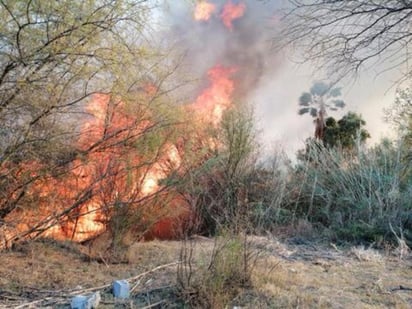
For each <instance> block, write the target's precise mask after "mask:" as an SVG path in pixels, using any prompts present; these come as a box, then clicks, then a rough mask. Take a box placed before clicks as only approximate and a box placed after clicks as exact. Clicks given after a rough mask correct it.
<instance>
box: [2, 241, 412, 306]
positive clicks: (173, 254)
mask: <svg viewBox="0 0 412 309" xmlns="http://www.w3.org/2000/svg"><path fill="white" fill-rule="evenodd" d="M187 244H188V243H185V244H183V243H182V242H178V241H151V242H144V243H136V244H134V245H131V246H130V247H129V248H127V250H125V252H124V259H122V260H121V263H118V264H113V263H107V262H105V261H104V259H100V260H99V261H97V260H98V259H90V258H88V257H87V255H86V254H85V253H86V252H87V251H89V250H90V248H86V247H85V246H82V245H77V244H70V243H58V242H55V241H50V240H42V241H35V242H31V243H27V244H21V245H19V246H18V247H16V248H14V249H13V250H11V251H5V252H2V253H1V254H0V259H1V263H0V307H1V308H69V305H68V304H69V303H70V298H71V297H72V296H73V295H76V294H81V293H82V294H87V293H91V292H94V291H100V292H101V294H102V302H101V304H100V306H99V307H101V308H145V307H146V308H190V307H191V306H189V305H185V302H184V300H183V298H182V293H183V294H184V292H185V291H182V290H179V289H178V288H177V284H176V281H177V280H176V278H177V269H178V265H179V264H178V263H179V261H180V260H181V257H182V248H184V247H187ZM216 244H217V241H216V240H215V239H209V238H203V237H197V238H194V239H193V240H191V241H190V248H191V249H190V253H191V254H192V262H193V263H192V265H191V267H192V269H191V271H192V272H193V276H196V273H197V272H198V269H200V268H201V267H202V265H207V264H208V263H209V260H210V259H211V257H212V255H213V252H214V249H216V246H217V245H216ZM247 244H248V248H249V250H250V252H253V253H254V257H255V258H254V259H253V263H251V265H250V266H251V282H250V284H249V285H245V286H244V287H242V288H238V290H237V293H236V297H234V298H233V299H231V300H230V302H229V303H228V304H227V305H226V307H227V308H232V307H234V306H238V307H241V308H411V307H412V290H411V288H412V260H411V258H410V256H409V257H404V258H403V259H402V260H400V259H399V257H398V256H397V255H396V254H395V253H396V252H395V251H393V250H389V249H388V250H386V251H376V250H374V249H368V248H363V247H341V248H338V247H337V246H335V245H334V244H324V243H323V244H322V243H316V242H309V241H306V240H303V239H300V238H289V239H284V240H282V241H279V240H278V239H277V238H274V237H272V236H271V237H257V236H253V237H252V236H251V237H248V239H247ZM186 266H187V265H186ZM186 266H185V267H186ZM114 279H129V282H130V284H131V287H132V298H131V300H129V301H126V302H124V301H123V302H119V301H116V300H114V299H113V298H112V297H111V295H110V284H111V282H112V281H113V280H114ZM200 280H201V279H200ZM233 280H235V279H233ZM225 292H226V291H224V290H221V291H219V293H222V294H225ZM18 306H20V307H18ZM219 306H220V305H215V307H216V308H218V307H219Z"/></svg>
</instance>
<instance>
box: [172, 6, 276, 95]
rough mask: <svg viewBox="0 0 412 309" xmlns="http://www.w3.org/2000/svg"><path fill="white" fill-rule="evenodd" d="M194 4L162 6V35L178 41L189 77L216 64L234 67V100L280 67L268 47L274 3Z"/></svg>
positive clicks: (273, 15)
mask: <svg viewBox="0 0 412 309" xmlns="http://www.w3.org/2000/svg"><path fill="white" fill-rule="evenodd" d="M272 2H277V1H272ZM197 4H198V5H197V6H196V4H192V5H190V4H189V3H180V4H176V5H175V4H173V6H170V7H168V8H167V11H166V13H165V19H166V21H167V24H169V25H170V27H169V29H170V30H168V34H167V35H168V36H170V37H172V38H175V39H177V40H178V42H176V43H177V44H176V45H177V46H179V48H180V49H181V50H182V51H183V52H184V53H185V55H186V56H185V67H186V69H187V71H188V72H190V74H192V75H194V76H206V72H207V70H208V69H210V68H211V67H213V66H215V65H221V66H226V67H233V68H236V74H234V79H235V83H236V90H235V94H234V95H235V100H245V99H248V97H249V95H250V93H251V92H252V90H254V89H256V88H257V87H258V86H259V84H261V83H262V82H263V81H264V79H265V78H269V77H270V76H272V75H273V74H274V73H275V72H276V71H277V69H278V67H279V65H280V61H279V57H277V56H276V55H275V54H274V53H273V52H271V50H270V42H271V39H272V38H273V36H274V35H273V31H274V29H275V27H274V22H275V20H276V19H275V18H274V17H275V16H276V3H267V2H261V1H256V0H253V1H252V0H246V1H235V0H225V1H223V0H209V1H202V2H198V3H197ZM196 19H197V20H196ZM203 86H204V85H199V88H201V87H203ZM193 95H196V91H194V92H193Z"/></svg>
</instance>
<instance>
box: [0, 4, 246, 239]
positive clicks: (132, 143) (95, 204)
mask: <svg viewBox="0 0 412 309" xmlns="http://www.w3.org/2000/svg"><path fill="white" fill-rule="evenodd" d="M216 9H217V8H216V5H215V4H212V3H209V2H207V1H200V2H198V3H197V5H196V8H195V12H194V19H196V20H200V21H207V20H209V19H210V18H211V16H212V14H214V13H215V12H216ZM245 9H246V6H245V4H244V3H239V4H234V3H232V2H231V1H229V2H228V3H226V5H224V7H223V9H222V12H221V14H220V18H221V20H222V22H223V23H224V25H225V26H226V27H227V28H228V29H230V30H232V29H233V24H232V23H233V21H234V20H235V19H238V18H240V17H242V16H243V15H244V13H245ZM236 71H237V68H235V67H227V66H223V65H215V66H214V67H212V68H211V69H209V71H208V72H207V77H208V81H209V85H208V86H207V87H206V88H205V89H204V90H203V91H202V93H200V95H199V96H198V97H197V98H196V99H195V101H194V102H193V103H192V104H190V105H188V106H187V107H186V108H185V110H186V111H192V112H194V113H195V115H196V117H197V119H200V120H202V122H201V123H206V124H212V125H213V126H217V125H218V124H219V123H220V122H221V120H222V117H223V114H224V112H225V111H226V110H228V109H230V108H231V107H232V105H233V93H234V89H235V81H234V79H233V75H234V74H235V73H236ZM141 89H142V90H141V92H142V93H139V94H138V96H137V97H136V101H139V100H144V102H148V101H151V100H152V99H153V98H154V97H155V96H156V94H157V93H158V89H157V87H155V86H154V85H151V84H146V85H143V86H142V88H141ZM139 95H140V96H141V97H139ZM141 106H142V104H135V105H133V103H132V104H129V105H128V104H126V103H125V102H123V101H122V100H120V99H119V98H116V97H112V96H109V95H105V94H95V95H94V96H93V97H91V100H90V101H89V102H88V104H87V106H86V107H85V111H86V112H87V113H88V114H89V116H88V117H87V119H85V121H84V123H83V124H82V126H81V130H80V131H81V134H80V138H79V139H78V141H77V143H76V145H75V146H76V149H77V151H78V153H79V154H78V155H77V156H76V157H75V158H73V159H72V161H71V162H70V163H68V164H67V166H64V168H65V171H64V172H62V173H60V172H59V173H56V174H57V176H56V175H52V173H50V172H49V173H50V174H47V175H45V176H43V175H42V174H41V173H42V172H41V171H49V170H50V167H48V166H46V163H40V162H23V163H19V164H20V165H19V166H18V167H17V168H15V172H13V173H15V175H14V174H13V176H15V177H14V178H15V179H20V178H21V177H20V176H19V175H20V174H21V175H30V177H33V179H36V180H35V181H34V182H33V183H32V185H31V186H30V187H29V188H28V189H27V190H26V191H27V192H26V193H25V196H26V197H28V201H29V202H28V203H30V202H31V203H33V204H34V203H35V206H32V205H31V204H30V205H29V206H30V207H28V209H23V208H20V207H18V208H17V209H16V210H15V211H13V212H12V213H11V214H10V215H8V216H7V217H6V218H5V220H4V221H5V223H6V225H4V226H0V228H1V230H0V234H2V235H3V237H4V238H5V240H4V242H5V243H7V242H8V241H9V240H12V239H14V238H18V237H21V235H23V236H24V237H31V236H35V235H36V234H35V233H31V232H30V230H31V229H32V228H33V227H37V231H38V230H40V231H42V235H43V236H47V237H52V238H55V239H60V240H66V239H70V240H74V241H83V240H87V239H90V238H92V237H94V236H96V235H99V234H101V233H102V232H104V231H105V230H106V228H107V226H108V222H109V221H110V218H111V216H112V215H113V211H114V209H115V208H116V207H117V206H118V205H120V206H121V205H124V204H126V205H128V206H127V207H132V209H131V210H132V211H134V210H135V209H137V207H142V204H141V201H145V202H147V201H151V202H153V204H154V205H153V209H154V210H150V209H149V211H154V214H155V215H156V214H158V215H159V218H161V219H160V220H157V221H156V222H155V224H154V226H153V228H152V229H151V230H149V232H148V235H150V236H149V237H164V238H170V237H171V235H174V234H173V233H174V232H173V229H175V228H176V226H177V227H179V225H180V228H182V226H183V225H182V224H183V223H181V222H182V221H183V220H184V219H185V218H188V217H189V216H190V215H191V214H190V209H189V207H188V205H187V204H185V203H186V201H185V200H184V199H183V198H182V197H179V196H177V195H176V194H175V193H176V192H172V191H168V190H164V189H165V186H164V185H162V183H161V182H162V180H163V179H165V178H167V177H168V176H169V174H170V172H171V171H174V172H175V171H177V172H178V173H179V172H181V171H182V169H183V168H182V167H181V166H182V162H183V159H184V157H183V156H184V153H182V149H181V147H179V146H178V145H175V144H173V143H172V142H168V141H164V143H163V144H161V145H159V146H158V147H159V149H156V153H155V154H152V156H150V154H146V150H145V149H144V148H143V149H142V148H141V147H140V146H138V145H139V141H140V138H141V137H142V136H145V134H146V133H145V132H146V131H148V130H149V131H150V128H151V127H152V126H154V124H153V122H152V120H151V119H153V115H151V114H150V111H148V109H147V108H144V107H141ZM139 108H140V109H139ZM197 134H198V135H197ZM189 135H190V134H189ZM200 136H202V133H201V132H195V133H194V134H193V136H184V137H183V138H186V139H191V140H195V143H193V144H196V143H198V144H202V143H206V144H208V146H209V147H211V148H212V149H213V148H217V147H219V143H218V141H217V140H214V139H213V138H211V137H208V136H202V137H201V138H200ZM197 139H199V141H197ZM5 168H7V169H10V168H9V167H5ZM13 168H14V167H13ZM39 171H40V172H39ZM38 176H39V177H38ZM40 176H41V177H40ZM166 189H167V188H166ZM11 192H12V193H11V194H15V195H17V193H13V191H12V190H11ZM156 194H157V196H158V199H157V200H156V197H155V196H156ZM5 196H6V195H5ZM10 196H12V195H10ZM152 197H154V198H153V199H152V200H151V198H152ZM162 201H163V203H165V202H166V203H167V207H166V208H167V209H164V208H162V207H161V206H160V204H161V202H162ZM156 203H158V205H156ZM120 206H119V207H120ZM133 207H134V208H133ZM145 211H146V210H145ZM156 212H157V213H156ZM145 215H146V213H145ZM2 235H0V238H1V236H2ZM0 241H3V240H1V239H0ZM0 247H1V244H0Z"/></svg>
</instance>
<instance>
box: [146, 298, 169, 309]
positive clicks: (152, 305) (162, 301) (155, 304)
mask: <svg viewBox="0 0 412 309" xmlns="http://www.w3.org/2000/svg"><path fill="white" fill-rule="evenodd" d="M165 302H166V300H161V301H158V302H157V303H154V304H151V305H149V306H146V307H142V308H140V309H149V308H153V307H156V306H157V305H161V304H164V303H165Z"/></svg>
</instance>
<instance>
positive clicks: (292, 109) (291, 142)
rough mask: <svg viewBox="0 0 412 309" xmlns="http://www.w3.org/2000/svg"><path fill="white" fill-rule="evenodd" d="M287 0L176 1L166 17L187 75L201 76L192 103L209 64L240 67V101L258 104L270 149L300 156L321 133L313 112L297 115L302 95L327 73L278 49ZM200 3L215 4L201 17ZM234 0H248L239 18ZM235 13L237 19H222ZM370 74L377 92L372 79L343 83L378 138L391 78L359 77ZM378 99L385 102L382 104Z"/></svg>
mask: <svg viewBox="0 0 412 309" xmlns="http://www.w3.org/2000/svg"><path fill="white" fill-rule="evenodd" d="M282 2H283V1H274V0H272V1H259V0H243V1H242V0H204V1H201V0H199V1H196V2H195V3H193V1H190V2H189V1H173V4H170V6H168V7H167V8H166V10H165V11H164V13H163V14H164V15H162V17H161V19H162V20H161V24H163V25H167V26H166V27H165V31H164V33H163V34H164V36H163V39H164V40H173V42H174V45H175V46H178V47H179V49H180V50H181V51H182V52H184V53H185V58H184V63H183V65H182V66H181V67H180V68H179V70H181V71H182V72H181V74H183V75H184V76H186V77H188V76H190V77H193V78H199V80H200V83H195V84H190V85H188V87H186V89H184V91H182V93H185V95H186V97H185V99H184V100H185V102H187V103H193V102H194V101H195V100H196V97H197V96H198V95H199V94H200V93H201V91H202V90H203V89H205V87H206V86H207V83H208V79H207V71H208V70H209V69H210V68H211V67H213V66H215V65H218V64H219V65H221V66H227V67H234V68H236V73H235V74H234V75H232V77H233V78H234V82H235V90H234V91H235V92H234V100H235V103H238V102H240V103H242V102H246V103H247V104H251V105H252V106H253V108H254V109H255V116H256V120H257V121H256V123H257V127H258V129H260V131H261V132H262V134H261V142H262V143H263V144H264V146H265V147H266V148H267V149H266V150H267V151H269V152H270V151H271V149H270V148H271V145H272V144H273V143H276V144H277V145H278V144H280V145H282V146H283V147H284V148H285V150H286V152H287V153H288V154H289V155H291V156H293V155H294V154H295V153H296V151H297V150H298V149H301V148H303V147H304V140H305V139H306V138H307V137H310V136H313V132H314V127H313V123H312V121H311V119H309V118H306V117H301V116H299V115H298V114H297V112H298V99H299V97H300V96H301V94H302V92H304V91H308V90H309V89H310V86H311V85H312V82H313V81H314V80H318V79H322V78H323V77H324V75H323V72H313V67H312V66H311V64H310V63H306V64H305V65H301V64H296V63H293V62H292V61H290V60H288V59H286V57H285V55H286V56H288V53H289V52H290V51H285V54H283V55H279V54H275V53H274V52H273V50H271V44H272V43H273V39H274V38H275V37H276V34H277V33H276V32H277V30H278V28H279V27H280V25H279V23H280V22H279V15H278V13H277V12H278V9H280V8H281V7H280V6H281V5H282ZM196 3H209V4H210V5H206V4H203V5H204V11H202V12H199V13H198V14H199V15H200V16H201V18H198V19H199V20H196V19H195V11H196ZM228 3H230V4H232V5H234V6H237V7H241V6H244V11H243V12H241V13H237V14H235V17H234V18H233V14H232V15H230V14H228V13H225V14H223V12H224V11H225V5H227V4H228ZM202 14H203V15H202ZM228 15H230V16H231V19H230V22H229V21H225V20H224V18H223V17H224V16H228ZM292 52H293V51H292ZM297 60H298V61H299V59H297ZM315 74H316V75H315ZM189 79H190V78H189ZM365 80H366V81H367V83H370V82H371V81H373V83H374V84H377V85H378V86H376V89H377V90H376V91H375V92H374V91H372V90H371V85H369V86H365V85H363V86H356V87H352V88H348V87H347V86H346V85H342V86H344V88H343V95H344V98H345V102H346V103H347V107H346V109H345V111H348V110H353V111H358V112H361V113H362V114H363V116H365V120H366V122H367V127H368V130H369V132H370V133H371V134H372V136H373V140H374V141H376V140H375V137H377V138H379V137H380V136H382V134H384V133H382V132H383V131H386V130H387V129H386V127H385V126H384V124H383V123H382V121H381V119H380V118H381V117H380V116H379V114H381V110H382V107H383V106H384V105H385V104H386V105H387V104H388V102H389V101H390V100H391V97H392V96H391V95H388V94H384V93H383V92H384V91H385V90H387V89H388V87H389V86H388V83H387V81H386V80H379V81H376V80H374V79H373V78H370V77H363V78H361V80H360V81H358V82H357V83H358V84H362V82H364V81H365ZM378 94H379V95H378ZM187 96H188V97H187ZM361 98H362V99H361ZM377 101H381V103H379V104H377V103H376V102H377ZM371 109H372V110H373V113H372V112H371Z"/></svg>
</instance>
